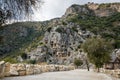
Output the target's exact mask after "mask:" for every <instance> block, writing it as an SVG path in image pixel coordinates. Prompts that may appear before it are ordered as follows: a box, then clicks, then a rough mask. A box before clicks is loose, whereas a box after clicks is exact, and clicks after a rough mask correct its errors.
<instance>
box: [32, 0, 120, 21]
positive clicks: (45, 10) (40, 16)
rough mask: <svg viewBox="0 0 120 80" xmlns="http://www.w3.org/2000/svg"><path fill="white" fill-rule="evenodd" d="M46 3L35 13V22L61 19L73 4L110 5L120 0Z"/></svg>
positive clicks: (81, 0) (55, 0) (58, 0)
mask: <svg viewBox="0 0 120 80" xmlns="http://www.w3.org/2000/svg"><path fill="white" fill-rule="evenodd" d="M44 2H45V3H44V4H43V6H42V8H41V10H40V11H39V12H36V13H35V16H34V19H35V20H41V21H43V20H49V19H52V18H56V17H61V16H62V15H63V14H64V13H65V11H66V9H67V8H68V7H69V6H71V5H72V4H86V3H88V2H95V3H110V2H120V0H44Z"/></svg>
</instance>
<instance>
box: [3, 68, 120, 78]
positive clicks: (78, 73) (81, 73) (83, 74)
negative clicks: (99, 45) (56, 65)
mask: <svg viewBox="0 0 120 80" xmlns="http://www.w3.org/2000/svg"><path fill="white" fill-rule="evenodd" d="M2 80H118V79H111V77H109V76H107V75H106V74H102V73H95V72H93V71H90V72H88V71H87V70H79V69H77V70H73V71H63V72H49V73H43V74H39V75H31V76H22V77H8V78H4V79H2Z"/></svg>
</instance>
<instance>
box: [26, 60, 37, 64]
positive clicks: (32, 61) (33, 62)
mask: <svg viewBox="0 0 120 80" xmlns="http://www.w3.org/2000/svg"><path fill="white" fill-rule="evenodd" d="M27 63H29V64H36V63H37V62H36V60H29V61H28V62H27Z"/></svg>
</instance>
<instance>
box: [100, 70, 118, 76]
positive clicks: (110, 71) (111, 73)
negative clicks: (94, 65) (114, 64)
mask: <svg viewBox="0 0 120 80" xmlns="http://www.w3.org/2000/svg"><path fill="white" fill-rule="evenodd" d="M100 71H101V72H102V73H105V74H108V75H110V76H112V77H117V78H120V69H115V70H109V69H103V68H101V70H100Z"/></svg>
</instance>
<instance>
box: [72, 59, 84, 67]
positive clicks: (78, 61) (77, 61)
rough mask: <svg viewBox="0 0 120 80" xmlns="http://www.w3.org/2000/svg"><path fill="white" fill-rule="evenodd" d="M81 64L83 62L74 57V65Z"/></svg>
mask: <svg viewBox="0 0 120 80" xmlns="http://www.w3.org/2000/svg"><path fill="white" fill-rule="evenodd" d="M82 64H83V62H82V61H81V60H80V59H77V58H75V59H74V65H75V66H77V67H78V66H81V65H82Z"/></svg>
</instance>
